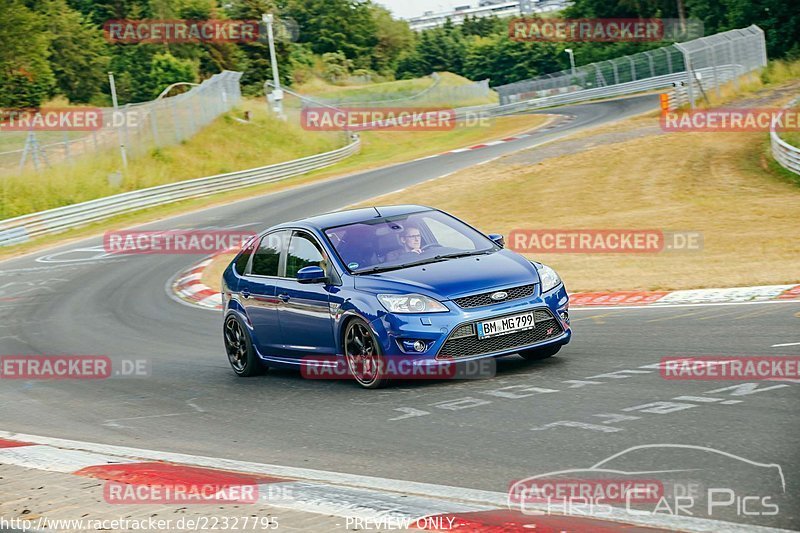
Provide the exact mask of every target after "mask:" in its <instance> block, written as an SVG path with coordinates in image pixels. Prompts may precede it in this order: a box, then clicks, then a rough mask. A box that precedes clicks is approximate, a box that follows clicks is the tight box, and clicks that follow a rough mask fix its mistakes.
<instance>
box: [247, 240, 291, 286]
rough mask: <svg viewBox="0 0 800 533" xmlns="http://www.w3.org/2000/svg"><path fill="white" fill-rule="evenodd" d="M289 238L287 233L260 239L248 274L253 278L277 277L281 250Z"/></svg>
mask: <svg viewBox="0 0 800 533" xmlns="http://www.w3.org/2000/svg"><path fill="white" fill-rule="evenodd" d="M288 236H289V232H288V231H278V232H275V233H270V234H269V235H266V236H265V237H264V238H263V239H261V244H260V245H259V246H258V250H257V251H256V254H255V255H254V256H253V266H252V268H251V270H250V273H251V274H253V275H255V276H277V275H278V268H279V266H280V259H281V250H283V244H284V243H285V242H286V239H287V238H288Z"/></svg>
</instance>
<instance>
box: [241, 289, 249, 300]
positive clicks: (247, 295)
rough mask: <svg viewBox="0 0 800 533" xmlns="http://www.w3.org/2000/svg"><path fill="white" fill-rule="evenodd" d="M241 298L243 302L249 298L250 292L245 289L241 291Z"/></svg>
mask: <svg viewBox="0 0 800 533" xmlns="http://www.w3.org/2000/svg"><path fill="white" fill-rule="evenodd" d="M242 298H244V299H245V300H247V299H248V298H250V291H248V290H247V289H245V290H243V291H242Z"/></svg>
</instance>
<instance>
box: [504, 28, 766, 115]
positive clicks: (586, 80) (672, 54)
mask: <svg viewBox="0 0 800 533" xmlns="http://www.w3.org/2000/svg"><path fill="white" fill-rule="evenodd" d="M766 64H767V52H766V43H765V40H764V32H763V31H762V30H761V28H759V27H758V26H755V25H753V26H750V27H748V28H744V29H738V30H730V31H726V32H722V33H718V34H715V35H711V36H708V37H701V38H699V39H694V40H692V41H688V42H685V43H677V44H673V45H670V46H666V47H663V48H656V49H653V50H648V51H645V52H640V53H638V54H634V55H630V56H623V57H619V58H616V59H612V60H608V61H602V62H599V63H591V64H588V65H583V66H580V67H577V68H575V69H568V70H563V71H561V72H556V73H554V74H547V75H544V76H539V77H537V78H533V79H530V80H525V81H520V82H516V83H511V84H508V85H502V86H499V87H495V90H496V91H497V92H498V94H499V95H500V105H501V107H502V106H514V105H517V104H519V105H518V106H517V107H518V108H525V107H528V108H530V107H541V106H537V105H536V102H540V101H546V100H548V99H549V101H551V102H552V101H556V102H559V103H567V102H577V101H581V100H585V99H592V98H602V97H605V96H616V95H620V94H626V93H629V92H638V91H641V90H654V89H662V88H665V87H671V86H672V85H673V83H674V82H676V81H678V82H680V81H683V82H685V84H686V87H687V95H688V98H689V102H690V105H691V106H692V107H694V105H695V102H696V100H697V99H698V98H700V97H705V96H706V95H707V94H708V91H710V90H715V91H719V90H720V87H721V86H722V85H724V84H725V83H728V82H731V81H733V82H734V83H738V81H737V80H738V78H739V77H740V76H742V75H745V74H747V73H750V72H753V71H755V70H757V69H759V68H761V67H764V66H766Z"/></svg>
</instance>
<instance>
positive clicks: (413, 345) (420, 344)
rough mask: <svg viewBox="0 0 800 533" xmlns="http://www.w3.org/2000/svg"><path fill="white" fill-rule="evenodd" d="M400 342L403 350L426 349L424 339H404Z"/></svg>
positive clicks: (420, 350) (426, 345)
mask: <svg viewBox="0 0 800 533" xmlns="http://www.w3.org/2000/svg"><path fill="white" fill-rule="evenodd" d="M402 344H403V351H404V352H417V353H422V352H424V351H425V350H427V349H428V343H427V342H425V341H414V340H405V341H402Z"/></svg>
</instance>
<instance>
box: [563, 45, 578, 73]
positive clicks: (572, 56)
mask: <svg viewBox="0 0 800 533" xmlns="http://www.w3.org/2000/svg"><path fill="white" fill-rule="evenodd" d="M564 51H565V52H566V53H568V54H569V66H570V69H571V70H572V76H573V77H574V76H575V53H574V52H573V51H572V48H566V49H565V50H564Z"/></svg>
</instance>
